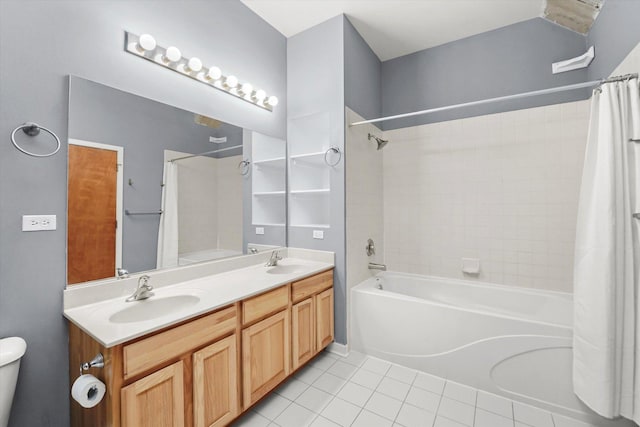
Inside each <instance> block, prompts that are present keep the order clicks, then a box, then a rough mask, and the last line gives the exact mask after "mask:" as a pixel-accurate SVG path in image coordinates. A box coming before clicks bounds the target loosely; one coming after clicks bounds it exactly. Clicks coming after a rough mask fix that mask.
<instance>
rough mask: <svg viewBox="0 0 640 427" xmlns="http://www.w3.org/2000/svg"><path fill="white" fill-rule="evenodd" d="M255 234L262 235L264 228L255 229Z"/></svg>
mask: <svg viewBox="0 0 640 427" xmlns="http://www.w3.org/2000/svg"><path fill="white" fill-rule="evenodd" d="M256 234H264V227H256Z"/></svg>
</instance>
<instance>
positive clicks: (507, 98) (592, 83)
mask: <svg viewBox="0 0 640 427" xmlns="http://www.w3.org/2000/svg"><path fill="white" fill-rule="evenodd" d="M637 77H638V74H626V75H624V76H616V77H611V78H609V79H600V80H592V81H590V82H584V83H575V84H571V85H567V86H557V87H552V88H548V89H541V90H534V91H532V92H524V93H518V94H515V95H507V96H499V97H497V98H488V99H482V100H480V101H471V102H465V103H463V104H456V105H448V106H446V107H437V108H430V109H428V110H421V111H414V112H412V113H404V114H396V115H395V116H387V117H380V118H378V119H371V120H362V121H360V122H353V123H351V124H350V125H349V126H358V125H364V124H367V123H378V122H382V121H385V120H394V119H401V118H404V117H413V116H421V115H423V114H429V113H436V112H439V111H447V110H454V109H456V108H463V107H472V106H475V105H483V104H490V103H492V102H500V101H510V100H512V99H520V98H527V97H529V96H537V95H548V94H550V93H556V92H565V91H568V90H576V89H583V88H587V87H592V86H598V85H601V84H604V83H610V82H616V81H621V80H628V79H633V78H637Z"/></svg>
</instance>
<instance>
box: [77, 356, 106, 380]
mask: <svg viewBox="0 0 640 427" xmlns="http://www.w3.org/2000/svg"><path fill="white" fill-rule="evenodd" d="M89 368H104V356H102V353H98V354H96V355H95V356H94V357H93V359H91V360H90V361H88V362H83V363H80V375H81V376H82V373H83V372H84V371H87V370H89Z"/></svg>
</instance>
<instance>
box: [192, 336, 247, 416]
mask: <svg viewBox="0 0 640 427" xmlns="http://www.w3.org/2000/svg"><path fill="white" fill-rule="evenodd" d="M238 406H239V405H238V360H237V349H236V335H231V336H230V337H227V338H225V339H222V340H220V341H218V342H216V343H214V344H211V345H210V346H208V347H205V348H203V349H202V350H200V351H197V352H195V353H193V415H194V425H195V427H214V426H215V427H217V426H226V425H227V424H229V422H230V421H231V420H232V419H234V418H235V417H236V416H237V415H238V413H239V412H238V409H239V408H238Z"/></svg>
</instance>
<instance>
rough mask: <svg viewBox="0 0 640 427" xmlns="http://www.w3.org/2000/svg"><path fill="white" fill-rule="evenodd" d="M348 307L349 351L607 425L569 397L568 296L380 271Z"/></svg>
mask: <svg viewBox="0 0 640 427" xmlns="http://www.w3.org/2000/svg"><path fill="white" fill-rule="evenodd" d="M379 285H381V286H382V289H379V288H378V286H379ZM350 304H351V335H350V343H351V348H352V349H354V350H357V351H361V352H363V353H366V354H369V355H372V356H375V357H379V358H381V359H385V360H388V361H391V362H394V363H398V364H401V365H404V366H408V367H411V368H414V369H418V370H421V371H424V372H428V373H431V374H433V375H437V376H440V377H443V378H447V379H450V380H452V381H456V382H459V383H462V384H467V385H470V386H473V387H476V388H479V389H482V390H486V391H489V392H491V393H495V394H499V395H503V396H505V397H508V398H510V399H513V400H518V401H521V402H525V403H529V404H533V405H536V406H539V407H545V408H546V409H549V410H552V411H555V412H560V413H565V414H566V415H570V416H574V417H578V418H582V419H585V420H588V421H591V422H593V423H594V424H596V425H609V423H608V422H606V421H605V420H604V419H602V418H600V417H598V416H596V415H595V414H594V413H593V412H591V411H590V410H589V409H587V407H586V406H585V405H583V404H582V403H581V402H580V401H579V400H578V398H577V397H576V396H575V395H574V393H573V387H572V381H571V375H572V374H571V364H572V326H571V325H572V311H573V300H572V296H571V294H567V293H559V292H549V291H538V290H530V289H522V288H513V287H507V286H501V285H492V284H485V283H478V282H469V281H463V280H454V279H443V278H436V277H428V276H419V275H413V274H404V273H392V272H384V273H380V274H378V275H377V276H376V277H373V278H371V279H368V280H366V281H364V282H362V283H360V284H358V285H357V286H355V287H354V288H353V289H352V291H351V303H350ZM611 425H617V424H616V423H612V424H611Z"/></svg>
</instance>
